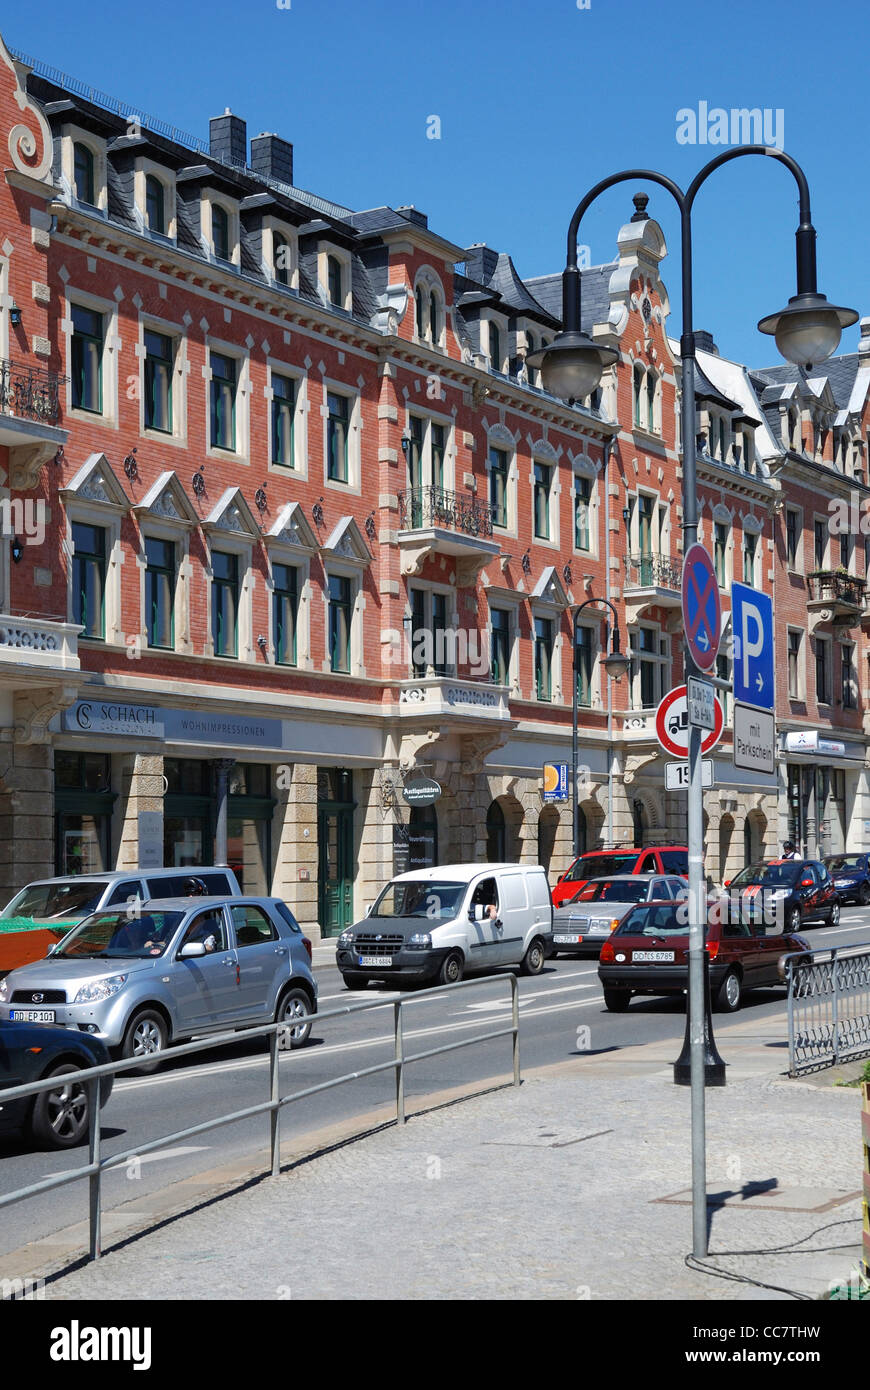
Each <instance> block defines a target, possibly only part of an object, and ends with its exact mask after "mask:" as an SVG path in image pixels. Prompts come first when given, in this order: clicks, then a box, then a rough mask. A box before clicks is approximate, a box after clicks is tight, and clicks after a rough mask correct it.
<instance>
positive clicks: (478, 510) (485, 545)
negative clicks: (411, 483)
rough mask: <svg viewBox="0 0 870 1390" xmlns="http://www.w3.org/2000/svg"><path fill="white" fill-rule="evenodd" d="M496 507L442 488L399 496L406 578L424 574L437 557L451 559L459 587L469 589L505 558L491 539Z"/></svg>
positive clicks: (423, 488) (399, 536) (425, 489)
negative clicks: (498, 559)
mask: <svg viewBox="0 0 870 1390" xmlns="http://www.w3.org/2000/svg"><path fill="white" fill-rule="evenodd" d="M492 534H493V515H492V508H491V507H490V506H488V505H487V504H486V503H484V502H480V501H478V499H477V498H476V497H475V496H474V495H473V493H467V494H463V493H459V492H448V491H445V489H444V488H440V487H422V488H415V489H413V490H412V491H411V492H401V493H399V530H398V542H399V549H400V551H401V556H402V559H401V568H402V574H404V575H413V574H420V573H421V571H422V569H423V565H424V563H425V561H426V560H427V559H428V558H429V557H430V556H432V555H446V556H448V557H450V558H451V559H452V560H453V561H454V562H455V565H456V584H457V587H458V588H470V587H471V586H472V585H473V584H475V583H476V581H477V577H478V575H479V574H480V572H481V570H482V569H483V568H484V566H485V565H488V564H489V562H490V561H491V560H494V559H495V558H496V557H497V556H498V555H499V554H500V553H501V546H500V545H499V543H498V541H495V540H493V539H492Z"/></svg>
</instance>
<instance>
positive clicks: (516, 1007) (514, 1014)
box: [508, 972, 520, 1086]
mask: <svg viewBox="0 0 870 1390" xmlns="http://www.w3.org/2000/svg"><path fill="white" fill-rule="evenodd" d="M508 979H509V980H510V982H511V1023H512V1025H513V1030H514V1036H513V1053H514V1085H515V1086H519V1084H520V987H519V984H518V982H517V977H516V975H514V974H513V972H511V974H510V975H509V976H508Z"/></svg>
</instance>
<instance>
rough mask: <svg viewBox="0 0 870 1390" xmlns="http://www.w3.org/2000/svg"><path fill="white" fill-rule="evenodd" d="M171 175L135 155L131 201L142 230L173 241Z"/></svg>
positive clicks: (173, 181)
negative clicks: (139, 219) (134, 206)
mask: <svg viewBox="0 0 870 1390" xmlns="http://www.w3.org/2000/svg"><path fill="white" fill-rule="evenodd" d="M175 187H176V184H175V173H174V172H173V171H172V170H171V169H165V168H163V166H162V165H160V164H155V163H154V161H153V160H151V159H146V158H145V157H144V156H141V155H140V156H139V157H137V159H136V162H135V164H134V167H133V201H134V203H135V205H136V210H137V212H138V214H139V217H140V218H141V220H142V225H143V227H144V228H145V230H146V231H148V232H151V233H152V235H154V236H161V237H168V238H169V239H170V240H172V239H174V238H175V236H176V232H177V219H176V212H175Z"/></svg>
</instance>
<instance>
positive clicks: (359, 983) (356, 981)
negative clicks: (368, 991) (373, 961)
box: [341, 971, 369, 989]
mask: <svg viewBox="0 0 870 1390" xmlns="http://www.w3.org/2000/svg"><path fill="white" fill-rule="evenodd" d="M341 978H342V979H343V980H344V983H345V985H346V987H347V988H348V989H365V987H366V985H367V984H368V982H369V977H368V975H358V974H354V973H353V972H352V971H348V973H347V974H346V975H342V977H341Z"/></svg>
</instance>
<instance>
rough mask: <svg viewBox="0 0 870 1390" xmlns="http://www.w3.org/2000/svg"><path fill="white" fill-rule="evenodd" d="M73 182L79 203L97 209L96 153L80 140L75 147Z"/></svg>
mask: <svg viewBox="0 0 870 1390" xmlns="http://www.w3.org/2000/svg"><path fill="white" fill-rule="evenodd" d="M73 182H74V183H75V190H76V198H77V199H78V201H79V202H80V203H87V204H88V205H89V206H90V207H95V206H96V197H95V191H96V179H95V177H94V152H93V150H91V149H90V148H89V147H88V146H87V145H85V144H82V142H81V141H80V140H77V141H76V142H75V144H74V145H73Z"/></svg>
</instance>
